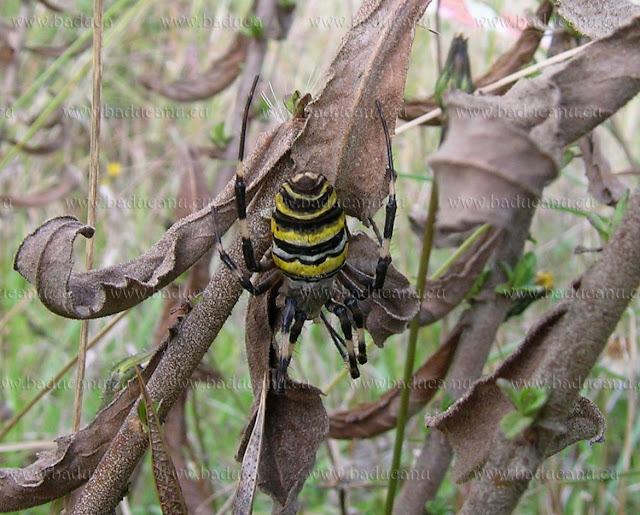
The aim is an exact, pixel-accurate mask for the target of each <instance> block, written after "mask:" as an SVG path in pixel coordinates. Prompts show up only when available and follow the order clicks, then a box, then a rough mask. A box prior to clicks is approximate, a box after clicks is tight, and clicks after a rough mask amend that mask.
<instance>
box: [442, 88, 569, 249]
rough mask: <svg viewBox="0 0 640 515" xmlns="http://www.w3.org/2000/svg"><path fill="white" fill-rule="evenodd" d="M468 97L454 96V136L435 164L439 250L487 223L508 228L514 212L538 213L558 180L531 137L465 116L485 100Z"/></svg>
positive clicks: (550, 162)
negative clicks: (537, 203) (538, 202)
mask: <svg viewBox="0 0 640 515" xmlns="http://www.w3.org/2000/svg"><path fill="white" fill-rule="evenodd" d="M463 95H464V94H463V93H458V92H454V94H452V95H450V97H449V101H448V103H447V110H448V113H449V132H448V136H447V138H446V139H445V140H444V142H443V143H442V145H440V147H439V149H438V150H437V152H436V153H435V154H433V155H432V156H431V158H430V159H429V164H430V166H431V167H432V168H433V170H434V174H435V177H436V179H437V180H438V189H439V201H438V206H439V208H438V215H437V219H436V242H437V243H438V244H439V245H443V244H445V245H446V244H449V245H457V244H459V243H461V242H462V240H463V239H464V238H465V237H466V236H467V234H468V233H469V232H471V231H472V230H473V229H474V228H476V227H477V226H479V225H482V224H484V223H487V222H488V223H491V224H492V225H494V226H496V227H502V228H508V227H509V225H510V223H511V220H512V219H513V216H514V212H515V211H516V210H519V209H523V208H526V207H527V203H529V207H532V205H533V200H534V199H537V198H539V196H540V195H541V193H542V188H543V187H544V186H546V185H547V184H548V183H549V182H551V180H552V179H554V178H555V176H556V174H557V168H556V165H555V163H554V161H553V159H552V158H551V157H550V156H549V155H548V154H546V153H545V152H544V151H542V149H540V148H539V146H538V145H537V144H536V143H535V142H534V140H533V139H532V138H531V137H530V136H529V134H528V132H527V131H525V130H522V129H519V128H518V127H515V126H514V125H513V124H511V123H509V121H507V120H503V119H500V118H498V117H496V118H488V117H487V118H484V117H479V118H471V119H469V118H468V117H467V116H465V114H467V115H468V113H469V112H470V110H471V109H473V108H472V107H469V105H470V104H471V105H477V102H478V100H483V99H477V98H475V97H470V96H468V95H464V96H463Z"/></svg>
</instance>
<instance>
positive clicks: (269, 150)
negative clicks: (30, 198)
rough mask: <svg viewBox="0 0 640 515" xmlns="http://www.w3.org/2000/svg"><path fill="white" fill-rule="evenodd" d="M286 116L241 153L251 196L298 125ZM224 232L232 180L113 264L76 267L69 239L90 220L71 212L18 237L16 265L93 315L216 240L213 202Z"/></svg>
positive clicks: (53, 298)
mask: <svg viewBox="0 0 640 515" xmlns="http://www.w3.org/2000/svg"><path fill="white" fill-rule="evenodd" d="M302 126H303V124H302V122H301V121H300V120H291V121H289V122H287V123H285V124H283V125H281V126H279V127H278V128H276V129H275V130H273V131H272V132H270V133H268V134H266V135H263V136H262V137H261V138H260V139H259V141H258V143H257V144H256V148H255V149H254V151H253V152H252V153H251V155H250V156H249V158H248V159H247V160H246V176H247V183H248V189H247V195H248V199H250V198H252V197H253V196H254V194H255V192H256V191H257V190H258V189H259V187H260V185H261V183H262V182H263V181H264V179H265V177H266V176H267V174H268V173H269V171H270V170H271V169H272V168H273V166H274V165H275V164H276V163H277V162H278V161H279V160H280V158H281V157H282V156H283V155H284V154H285V153H286V152H287V151H288V150H289V148H290V146H291V143H292V141H294V140H295V138H296V137H297V136H298V134H299V133H300V130H301V129H302ZM214 206H215V209H216V212H217V217H218V225H219V227H220V231H221V232H222V233H224V232H226V230H227V229H228V228H229V227H230V225H231V224H232V223H233V221H234V219H235V218H236V216H237V213H236V210H235V205H234V203H233V183H230V184H229V185H228V186H227V188H225V190H224V191H223V192H222V193H221V194H220V195H219V196H218V197H217V198H216V200H215V201H214V202H212V203H211V204H209V205H208V206H207V207H205V208H204V209H201V210H200V211H198V212H197V213H194V214H193V215H190V216H188V217H186V218H183V219H181V220H179V221H177V222H176V223H175V224H173V226H172V227H171V228H170V229H169V230H168V231H167V233H166V234H165V235H164V236H163V237H162V238H161V239H160V240H159V241H158V243H156V244H155V245H154V246H153V247H152V248H151V249H149V250H148V251H147V252H145V253H144V254H142V255H141V256H140V257H138V258H136V259H133V260H131V261H128V262H125V263H121V264H119V265H116V266H112V267H108V268H103V269H98V270H90V271H88V272H76V271H74V270H73V263H74V261H73V251H72V245H73V241H74V240H75V237H76V236H77V235H78V234H82V235H84V236H87V237H90V236H91V235H92V234H93V228H91V227H88V226H86V225H83V224H81V223H80V222H79V221H78V220H76V219H75V218H73V217H69V216H66V217H59V218H54V219H52V220H50V221H48V222H45V224H43V225H42V226H40V227H39V228H38V229H36V230H35V231H34V232H33V233H32V234H30V235H29V236H27V238H26V239H25V240H24V242H23V243H22V245H21V246H20V249H19V250H18V253H17V254H16V258H15V262H14V268H15V269H16V270H17V271H18V272H20V273H21V274H22V275H23V277H25V279H27V280H28V281H29V282H31V283H32V284H34V285H35V286H36V289H37V290H38V295H39V297H40V299H41V300H42V302H43V303H44V304H45V305H46V306H47V307H48V308H49V309H50V310H51V311H53V312H54V313H57V314H59V315H62V316H65V317H69V318H97V317H101V316H106V315H110V314H113V313H117V312H119V311H123V310H125V309H128V308H130V307H132V306H134V305H136V304H138V303H140V302H142V301H143V300H144V299H146V298H147V297H149V296H150V295H152V294H153V293H154V292H155V291H157V290H159V289H161V288H162V287H164V286H166V285H167V284H168V283H170V282H171V281H173V280H174V279H175V278H176V277H178V276H179V275H180V274H182V273H183V272H184V271H185V270H187V269H188V268H189V267H190V266H191V265H193V263H194V262H196V261H197V260H198V259H199V258H200V257H202V256H203V255H204V254H205V253H206V252H208V251H209V250H210V248H211V247H212V245H213V242H214V234H213V219H212V214H211V209H212V207H214Z"/></svg>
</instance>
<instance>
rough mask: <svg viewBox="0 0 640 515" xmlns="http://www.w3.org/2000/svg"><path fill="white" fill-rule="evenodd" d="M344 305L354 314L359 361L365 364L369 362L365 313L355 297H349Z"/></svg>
mask: <svg viewBox="0 0 640 515" xmlns="http://www.w3.org/2000/svg"><path fill="white" fill-rule="evenodd" d="M344 305H345V306H347V308H349V311H351V314H352V315H353V321H354V323H355V326H356V335H357V341H358V363H360V364H361V365H364V364H365V363H366V362H367V344H366V343H365V341H364V315H363V314H362V310H361V309H360V306H358V301H357V300H356V299H354V298H353V297H348V298H347V299H346V300H345V301H344Z"/></svg>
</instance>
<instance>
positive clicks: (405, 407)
mask: <svg viewBox="0 0 640 515" xmlns="http://www.w3.org/2000/svg"><path fill="white" fill-rule="evenodd" d="M437 209H438V183H437V182H436V180H435V178H434V180H433V182H432V187H431V196H430V198H429V212H428V214H427V222H426V224H425V226H424V236H423V238H422V252H421V254H420V267H419V268H418V278H417V281H416V289H417V290H418V298H419V299H420V304H422V295H423V292H424V287H425V283H426V280H427V270H428V269H429V258H430V257H431V247H432V244H433V232H434V226H435V221H436V211H437ZM419 329H420V312H418V314H417V315H416V316H415V317H413V320H412V321H411V325H410V326H409V347H408V348H407V356H406V359H405V362H404V375H403V377H402V393H401V397H400V409H399V412H398V422H397V424H396V440H395V444H394V447H393V460H392V463H391V473H390V474H389V487H388V489H387V502H386V504H385V509H384V512H385V514H387V515H390V514H391V512H392V510H393V501H394V499H395V496H396V490H397V487H398V472H399V469H400V458H401V456H402V444H403V441H404V431H405V427H406V425H407V414H408V411H409V393H410V391H409V381H411V376H412V374H413V367H414V363H415V356H416V345H417V342H418V331H419Z"/></svg>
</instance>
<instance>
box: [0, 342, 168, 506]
mask: <svg viewBox="0 0 640 515" xmlns="http://www.w3.org/2000/svg"><path fill="white" fill-rule="evenodd" d="M164 351H165V347H164V346H163V347H161V348H159V349H158V351H157V352H156V353H155V354H154V355H153V357H152V358H151V360H150V361H149V364H148V365H147V366H146V367H145V369H144V370H143V371H142V377H143V379H144V380H145V381H148V379H149V377H151V375H152V374H153V372H154V371H155V369H156V367H157V366H158V363H159V362H160V360H161V358H162V356H163V354H164ZM139 396H140V385H139V384H138V382H137V381H131V382H130V383H129V385H128V386H127V388H125V389H124V390H122V392H121V393H120V394H119V395H118V396H117V397H116V399H115V400H113V401H112V402H111V403H110V404H109V405H108V406H107V407H105V408H104V409H102V410H101V411H100V412H98V414H97V415H96V416H95V417H94V419H93V421H92V422H91V423H90V424H89V425H88V426H87V427H85V428H83V429H81V430H80V431H78V432H77V433H75V434H74V435H69V436H63V437H60V438H57V439H56V444H57V447H56V448H55V449H54V450H52V451H46V452H44V453H41V454H40V455H39V456H38V460H37V461H35V462H34V463H32V464H31V465H28V466H27V467H24V468H21V469H18V468H5V469H0V493H1V497H2V499H3V502H2V511H18V510H25V509H28V508H30V507H32V506H37V505H40V504H44V503H47V502H50V501H52V500H54V499H57V498H59V497H62V496H63V495H65V494H67V493H69V492H71V491H73V490H75V489H76V488H77V487H79V486H80V485H82V484H83V483H85V482H86V481H87V480H88V479H89V477H91V474H92V473H93V471H94V470H95V468H96V466H97V465H98V462H99V461H100V460H101V459H102V456H103V455H104V453H105V452H106V450H107V448H108V447H109V445H110V443H111V441H112V439H113V438H114V436H115V435H116V433H117V432H118V430H119V429H120V427H121V426H122V423H123V422H124V420H125V418H126V417H127V415H128V414H129V411H130V410H131V408H132V406H133V405H134V403H135V401H136V400H137V399H138V397H139Z"/></svg>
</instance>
